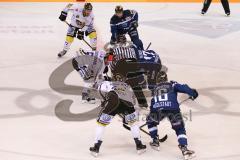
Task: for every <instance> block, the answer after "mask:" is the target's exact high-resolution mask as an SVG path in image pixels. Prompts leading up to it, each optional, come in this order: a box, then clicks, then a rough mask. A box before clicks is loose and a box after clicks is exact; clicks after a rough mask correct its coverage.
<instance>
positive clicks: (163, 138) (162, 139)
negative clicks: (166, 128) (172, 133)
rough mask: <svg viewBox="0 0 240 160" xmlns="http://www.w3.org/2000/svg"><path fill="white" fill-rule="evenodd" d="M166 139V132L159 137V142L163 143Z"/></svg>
mask: <svg viewBox="0 0 240 160" xmlns="http://www.w3.org/2000/svg"><path fill="white" fill-rule="evenodd" d="M167 139H168V135H167V134H166V135H165V136H164V137H162V138H159V142H161V143H163V142H165V141H166V140H167Z"/></svg>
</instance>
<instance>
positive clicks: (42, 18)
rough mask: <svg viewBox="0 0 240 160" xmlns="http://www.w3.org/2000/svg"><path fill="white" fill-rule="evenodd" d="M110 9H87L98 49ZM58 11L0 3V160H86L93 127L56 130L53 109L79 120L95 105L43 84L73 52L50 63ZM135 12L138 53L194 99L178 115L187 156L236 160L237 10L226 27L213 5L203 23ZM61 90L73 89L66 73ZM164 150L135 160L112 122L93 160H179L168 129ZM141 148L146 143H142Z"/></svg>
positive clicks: (106, 35)
mask: <svg viewBox="0 0 240 160" xmlns="http://www.w3.org/2000/svg"><path fill="white" fill-rule="evenodd" d="M115 5H116V4H115V3H107V4H106V3H96V4H94V13H95V23H96V28H97V31H98V35H99V38H98V40H99V47H102V46H103V44H105V43H106V42H108V41H109V39H110V32H109V19H110V17H111V15H112V14H113V9H114V6H115ZM64 6H65V3H0V91H1V92H0V159H1V160H89V159H93V158H92V157H91V155H90V154H89V151H88V148H89V147H90V146H91V145H92V143H93V137H94V129H95V120H94V119H92V120H90V121H70V122H66V121H62V120H60V119H59V118H57V117H56V116H55V112H54V111H55V106H56V104H57V103H58V102H60V101H61V100H63V99H72V100H73V101H74V103H73V105H72V107H71V109H70V110H71V112H73V113H83V112H86V111H89V110H91V109H93V108H95V107H96V106H97V105H86V104H81V102H80V99H81V97H79V96H76V95H66V94H60V93H57V92H55V91H53V90H51V89H50V87H49V84H48V80H49V76H50V74H51V73H52V72H53V71H54V70H55V69H56V68H57V67H58V66H59V65H61V64H62V63H63V62H65V61H67V60H68V59H70V58H71V57H72V55H73V53H74V51H76V49H77V48H79V47H83V48H87V46H86V45H84V44H83V43H81V42H79V41H78V40H75V42H74V44H73V46H72V48H71V51H70V53H69V54H68V55H67V56H66V57H64V58H62V59H57V58H56V55H57V53H58V52H59V51H60V50H61V49H62V47H63V42H64V39H65V34H66V29H67V26H66V25H65V24H64V23H62V22H60V21H59V20H58V16H59V13H60V10H61V9H62V8H63V7H64ZM123 6H124V7H129V8H132V9H136V10H137V11H138V12H139V19H140V26H139V34H140V37H141V39H142V40H143V42H144V44H145V47H146V46H147V44H148V43H149V42H152V46H151V49H153V50H155V51H157V52H158V53H159V54H160V57H161V59H162V61H163V63H164V64H165V65H167V66H168V68H169V77H170V79H173V80H176V81H178V82H182V83H187V84H189V85H190V86H192V87H195V88H197V89H199V92H200V96H199V98H198V99H197V100H196V101H195V102H187V103H185V104H184V105H182V106H181V107H182V110H183V112H184V113H185V114H186V115H187V116H188V118H189V113H190V110H191V111H192V121H189V120H188V121H187V122H186V128H187V133H188V138H189V148H190V149H193V150H195V151H196V154H197V158H196V159H197V160H239V159H240V150H239V148H238V147H239V144H240V138H239V135H240V107H239V104H240V99H239V95H240V84H239V79H240V63H239V62H240V45H239V44H240V32H239V31H240V15H239V10H240V5H239V4H232V5H231V10H232V16H231V17H225V16H224V12H223V9H222V6H221V4H219V3H217V4H213V5H212V6H211V7H210V10H209V13H208V14H207V15H206V16H201V15H200V14H199V12H200V9H201V7H202V4H198V3H195V4H174V3H170V4H168V3H139V4H136V3H128V4H127V3H125V4H123ZM66 83H67V84H74V85H81V84H82V82H81V80H80V77H79V76H78V74H77V73H75V72H72V73H71V74H70V75H69V76H68V77H67V79H66ZM159 129H160V135H161V136H162V135H164V134H168V135H169V138H168V140H167V141H166V142H165V143H163V144H162V145H161V151H160V152H156V151H154V150H152V149H151V148H150V147H149V146H148V150H147V152H146V153H145V154H143V155H141V156H138V155H137V154H136V151H135V146H134V142H133V140H132V138H131V135H130V133H129V132H128V131H127V130H125V129H123V128H122V127H121V123H120V122H119V119H118V118H117V117H116V118H115V120H114V122H113V123H112V124H111V125H110V126H108V128H107V129H106V132H105V136H104V143H103V145H102V148H101V155H100V157H99V159H104V160H113V159H115V160H120V159H121V160H122V159H129V160H134V159H137V160H142V159H149V160H155V159H164V160H166V159H167V160H176V159H180V158H181V153H180V151H179V150H178V148H177V140H176V136H175V134H174V132H173V131H172V130H171V127H170V125H169V123H168V122H167V121H163V123H162V124H161V125H160V127H159ZM142 139H143V141H144V143H146V144H148V143H149V141H150V138H149V137H148V136H146V135H144V134H142Z"/></svg>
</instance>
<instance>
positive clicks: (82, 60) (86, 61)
mask: <svg viewBox="0 0 240 160" xmlns="http://www.w3.org/2000/svg"><path fill="white" fill-rule="evenodd" d="M105 55H106V52H105V51H101V50H100V51H84V55H82V54H80V53H79V51H78V52H77V56H76V57H75V60H76V61H77V62H78V66H79V67H81V66H86V67H87V68H88V71H89V72H90V73H89V74H91V75H92V76H93V78H92V79H90V80H89V82H95V81H98V80H101V79H102V78H103V76H102V74H103V71H104V69H105V67H106V65H105V63H104V56H105Z"/></svg>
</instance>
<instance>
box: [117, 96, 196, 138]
mask: <svg viewBox="0 0 240 160" xmlns="http://www.w3.org/2000/svg"><path fill="white" fill-rule="evenodd" d="M189 99H191V97H188V98H186V99H184V100H182V101H181V102H180V103H179V105H181V104H183V103H184V102H186V101H188V100H189ZM119 116H120V117H121V118H124V117H123V116H122V115H119ZM146 125H147V123H145V124H143V125H141V126H140V127H139V128H140V130H141V131H142V132H144V133H145V134H147V135H149V136H150V134H149V133H148V132H147V131H146V130H144V129H143V127H145V126H146ZM123 127H124V128H125V129H127V130H131V128H130V127H129V126H128V125H127V124H126V123H124V122H123ZM167 138H168V135H167V134H166V135H165V136H164V137H163V138H161V139H159V137H158V139H159V141H160V142H165V141H166V140H167Z"/></svg>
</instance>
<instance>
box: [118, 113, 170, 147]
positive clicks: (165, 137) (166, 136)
mask: <svg viewBox="0 0 240 160" xmlns="http://www.w3.org/2000/svg"><path fill="white" fill-rule="evenodd" d="M118 115H119V117H121V118H122V119H123V127H124V128H125V129H127V130H129V131H130V130H131V128H130V127H129V126H128V125H127V123H125V122H124V117H123V116H122V115H121V114H118ZM146 125H147V123H145V124H143V125H141V126H140V127H139V129H140V131H142V132H143V133H145V134H147V135H148V136H151V135H150V134H149V133H148V132H147V131H145V130H144V129H143V127H145V126H146ZM167 138H168V135H167V134H166V135H165V136H164V137H162V138H159V137H158V140H159V142H161V143H162V142H165V141H166V140H167Z"/></svg>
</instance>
